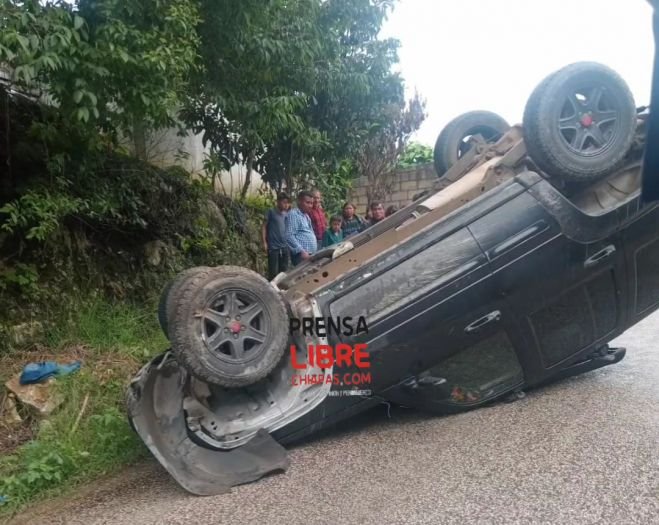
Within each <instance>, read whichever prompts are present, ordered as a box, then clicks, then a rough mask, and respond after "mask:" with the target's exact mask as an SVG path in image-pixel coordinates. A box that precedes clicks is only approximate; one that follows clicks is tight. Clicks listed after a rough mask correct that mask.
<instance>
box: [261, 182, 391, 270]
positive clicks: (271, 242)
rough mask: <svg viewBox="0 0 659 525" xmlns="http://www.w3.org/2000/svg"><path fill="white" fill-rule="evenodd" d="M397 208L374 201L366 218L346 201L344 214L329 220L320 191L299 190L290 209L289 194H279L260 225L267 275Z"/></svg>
mask: <svg viewBox="0 0 659 525" xmlns="http://www.w3.org/2000/svg"><path fill="white" fill-rule="evenodd" d="M396 211H398V210H397V209H396V208H395V207H394V206H389V207H388V208H387V209H386V210H385V208H384V204H383V203H382V202H380V201H373V202H371V204H370V206H369V209H368V212H367V214H366V217H365V218H362V217H359V216H358V215H357V210H356V208H355V206H354V205H353V204H351V203H349V202H347V203H345V204H344V206H343V213H342V214H341V215H335V216H333V217H330V219H329V221H328V220H327V215H326V214H325V210H324V209H323V204H322V196H321V193H320V191H318V190H313V191H301V192H300V193H299V194H298V196H297V207H295V208H291V202H290V198H289V196H288V195H286V194H285V193H280V194H279V195H277V203H276V205H275V207H274V208H272V209H270V210H268V211H267V213H266V216H265V221H264V222H263V227H262V237H263V247H264V249H265V251H266V252H267V254H268V278H269V279H274V278H275V276H277V275H278V274H279V273H281V272H286V271H287V270H288V268H289V264H290V263H292V264H293V266H297V265H298V264H300V263H301V262H302V261H304V260H306V259H308V258H309V257H311V255H312V254H313V253H314V252H316V251H318V250H319V249H321V248H324V247H327V246H333V245H335V244H338V243H340V242H342V241H343V240H344V239H347V238H349V237H351V236H352V235H355V234H357V233H359V232H362V231H364V230H365V229H366V228H369V227H370V226H373V225H374V224H377V223H378V222H380V221H382V220H383V219H385V218H386V217H388V216H389V215H391V214H393V213H395V212H396ZM328 222H329V224H328Z"/></svg>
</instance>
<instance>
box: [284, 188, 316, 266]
mask: <svg viewBox="0 0 659 525" xmlns="http://www.w3.org/2000/svg"><path fill="white" fill-rule="evenodd" d="M312 207H313V195H312V194H311V193H310V192H308V191H301V192H300V193H299V194H298V196H297V208H295V209H292V210H291V211H290V212H288V215H287V216H286V242H287V243H288V247H289V248H290V250H291V259H292V261H293V266H297V265H298V264H300V263H301V262H302V261H305V260H307V259H308V258H309V257H311V254H312V253H314V252H315V251H316V250H317V249H318V241H317V240H316V234H315V233H314V231H313V227H312V225H311V218H310V217H309V212H310V211H311V208H312Z"/></svg>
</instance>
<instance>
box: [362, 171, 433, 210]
mask: <svg viewBox="0 0 659 525" xmlns="http://www.w3.org/2000/svg"><path fill="white" fill-rule="evenodd" d="M435 182H437V175H436V174H435V168H434V166H433V164H432V163H430V164H420V165H418V166H413V167H410V168H405V169H400V170H398V171H396V175H395V178H394V183H393V185H392V191H391V193H390V194H389V195H387V197H386V199H385V208H387V207H388V206H391V205H392V204H393V205H394V206H396V207H398V209H400V208H403V207H404V206H407V205H408V204H409V203H410V202H412V198H413V197H414V195H416V194H417V193H420V192H422V191H425V190H429V189H431V188H432V187H433V185H434V183H435ZM367 188H368V179H367V178H366V177H360V178H359V179H357V180H356V181H355V182H354V183H353V185H352V191H351V192H350V201H351V202H352V203H353V204H354V205H355V206H356V207H357V213H358V214H359V215H364V214H365V213H366V207H367V206H368V197H367V196H366V190H367Z"/></svg>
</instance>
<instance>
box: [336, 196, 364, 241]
mask: <svg viewBox="0 0 659 525" xmlns="http://www.w3.org/2000/svg"><path fill="white" fill-rule="evenodd" d="M363 226H364V221H363V220H362V219H361V217H358V216H357V215H356V214H355V206H354V205H353V204H352V203H351V202H346V203H345V204H344V205H343V223H342V224H341V230H342V231H343V238H344V239H346V238H348V237H350V236H351V235H354V234H355V233H359V232H360V231H361V229H362V228H363Z"/></svg>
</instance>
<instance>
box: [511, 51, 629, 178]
mask: <svg viewBox="0 0 659 525" xmlns="http://www.w3.org/2000/svg"><path fill="white" fill-rule="evenodd" d="M597 90H599V93H600V95H599V96H598V95H597ZM581 99H583V100H581ZM561 120H563V126H562V128H561V127H560V121H561ZM523 122H524V142H525V143H526V149H527V152H528V154H529V156H530V157H531V159H532V160H533V162H534V163H535V164H536V165H537V166H538V168H539V169H540V170H542V171H543V172H545V173H546V174H547V175H548V176H550V177H558V178H561V179H562V180H563V181H565V182H576V183H588V182H593V181H596V180H599V179H600V178H602V177H604V176H606V175H608V174H610V173H612V172H613V171H615V170H616V169H617V168H618V167H619V166H620V164H621V163H622V162H623V161H624V158H625V156H626V155H627V153H628V151H629V149H630V147H631V145H632V142H633V140H634V132H635V130H636V104H635V102H634V97H633V96H632V94H631V92H630V90H629V87H628V86H627V84H626V83H625V81H624V80H623V79H622V78H621V77H620V76H619V75H618V74H617V73H616V72H615V71H613V70H612V69H610V68H608V67H606V66H604V65H601V64H597V63H594V62H577V63H575V64H570V65H569V66H566V67H564V68H562V69H560V70H558V71H556V72H554V73H552V74H551V75H550V76H549V77H547V78H546V79H545V80H543V81H542V82H541V83H540V84H539V85H538V86H537V87H536V89H535V90H534V91H533V93H532V94H531V96H530V97H529V100H528V101H527V104H526V107H525V109H524V119H523Z"/></svg>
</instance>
